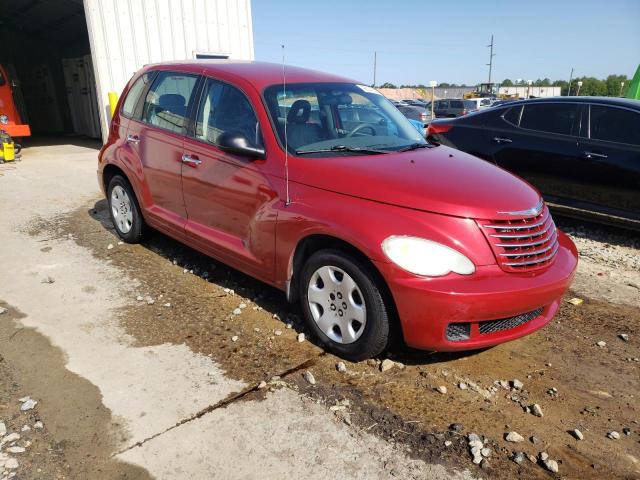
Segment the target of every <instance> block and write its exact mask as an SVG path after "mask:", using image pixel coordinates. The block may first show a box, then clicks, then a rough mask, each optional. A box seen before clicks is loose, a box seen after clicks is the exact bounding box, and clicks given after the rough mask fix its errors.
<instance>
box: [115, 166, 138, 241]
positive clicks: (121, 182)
mask: <svg viewBox="0 0 640 480" xmlns="http://www.w3.org/2000/svg"><path fill="white" fill-rule="evenodd" d="M107 200H108V202H109V213H110V215H111V221H112V222H113V226H114V227H115V228H116V232H117V233H118V236H119V237H120V238H122V240H124V241H125V242H127V243H138V242H140V241H141V240H142V236H143V233H144V230H145V225H144V219H143V218H142V213H141V212H140V206H139V205H138V200H137V199H136V196H135V194H134V193H133V189H132V188H131V184H129V181H128V180H127V179H126V178H124V177H122V176H120V175H114V176H113V178H111V180H110V181H109V186H108V187H107Z"/></svg>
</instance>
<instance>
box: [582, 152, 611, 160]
mask: <svg viewBox="0 0 640 480" xmlns="http://www.w3.org/2000/svg"><path fill="white" fill-rule="evenodd" d="M584 155H585V156H586V157H587V158H596V159H605V158H609V156H608V155H605V154H604V153H597V152H584Z"/></svg>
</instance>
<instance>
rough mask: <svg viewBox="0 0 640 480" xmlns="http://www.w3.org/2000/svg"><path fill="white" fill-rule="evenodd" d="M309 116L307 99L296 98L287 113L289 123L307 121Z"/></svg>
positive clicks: (309, 109)
mask: <svg viewBox="0 0 640 480" xmlns="http://www.w3.org/2000/svg"><path fill="white" fill-rule="evenodd" d="M310 116H311V104H310V103H309V102H308V101H307V100H296V101H295V102H293V105H291V108H290V109H289V113H288V114H287V122H289V123H307V121H308V120H309V117H310Z"/></svg>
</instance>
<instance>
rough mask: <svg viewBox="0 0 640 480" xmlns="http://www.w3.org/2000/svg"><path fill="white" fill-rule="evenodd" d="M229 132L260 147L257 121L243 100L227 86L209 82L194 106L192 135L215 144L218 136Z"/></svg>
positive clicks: (251, 109)
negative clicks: (194, 129) (198, 104)
mask: <svg viewBox="0 0 640 480" xmlns="http://www.w3.org/2000/svg"><path fill="white" fill-rule="evenodd" d="M231 132H233V133H239V134H242V135H243V136H244V137H245V138H246V139H247V140H248V141H249V142H250V143H251V144H253V145H255V146H260V145H262V137H261V135H260V128H259V125H258V119H257V118H256V114H255V112H254V111H253V108H252V107H251V104H250V103H249V100H248V99H247V97H245V95H244V94H243V93H242V92H241V91H240V90H238V89H237V88H235V87H232V86H231V85H229V84H226V83H222V82H218V81H216V80H212V79H209V80H207V84H206V85H205V89H204V95H203V97H202V100H201V102H200V106H199V107H198V116H197V117H196V131H195V136H196V138H198V139H199V140H204V141H205V142H209V143H213V144H214V145H215V144H217V143H218V138H219V137H220V135H221V134H223V133H231Z"/></svg>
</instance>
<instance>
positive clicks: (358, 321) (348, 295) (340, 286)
mask: <svg viewBox="0 0 640 480" xmlns="http://www.w3.org/2000/svg"><path fill="white" fill-rule="evenodd" d="M299 278H300V287H299V288H300V297H301V307H302V311H303V314H304V318H305V321H306V324H307V326H308V327H309V329H310V330H311V332H313V334H314V336H315V337H316V339H317V340H318V342H319V343H320V345H321V346H322V347H323V348H324V349H325V350H327V351H330V352H332V353H335V354H336V355H338V356H340V357H342V358H345V359H347V360H351V361H359V360H364V359H367V358H371V357H375V356H376V355H379V354H380V353H382V352H383V351H384V349H385V348H386V347H387V344H388V342H389V335H390V325H389V315H388V311H387V306H386V305H385V302H384V299H383V297H382V294H381V292H380V289H379V287H378V285H377V281H376V278H375V275H374V274H373V272H372V269H371V267H370V266H369V265H367V264H365V263H364V262H362V261H360V260H359V259H356V258H354V257H352V256H350V255H347V254H345V253H343V252H341V251H338V250H321V251H318V252H316V253H314V254H313V255H312V256H311V257H310V258H309V259H308V260H307V262H306V263H305V264H304V267H303V268H302V272H301V275H300V277H299Z"/></svg>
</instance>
